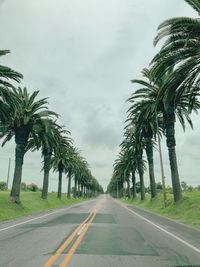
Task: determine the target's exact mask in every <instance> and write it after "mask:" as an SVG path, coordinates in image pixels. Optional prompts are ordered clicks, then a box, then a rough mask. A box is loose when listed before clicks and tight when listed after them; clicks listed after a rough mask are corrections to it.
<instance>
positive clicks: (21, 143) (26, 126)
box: [1, 88, 57, 204]
mask: <svg viewBox="0 0 200 267" xmlns="http://www.w3.org/2000/svg"><path fill="white" fill-rule="evenodd" d="M38 93H39V91H35V92H33V94H31V95H30V94H29V93H28V91H27V89H26V88H23V89H21V88H19V89H18V90H16V89H14V88H13V89H12V92H10V97H11V98H12V99H14V100H13V101H10V103H9V105H12V104H13V103H17V108H16V106H14V107H13V108H11V110H13V114H12V116H10V117H9V119H8V120H7V125H6V127H5V129H4V132H3V133H2V135H1V136H2V137H3V136H4V137H5V139H4V142H3V143H2V145H4V144H5V143H6V142H7V141H9V140H10V139H11V138H12V137H13V136H15V143H16V149H15V170H14V178H13V184H12V189H11V193H10V199H11V201H12V202H14V203H17V204H20V185H21V178H22V166H23V160H24V155H25V153H26V151H27V150H26V148H27V144H28V140H29V136H30V133H31V132H32V131H34V127H36V125H37V124H38V123H40V122H41V119H42V118H47V117H48V116H52V115H53V116H55V115H57V114H56V113H55V112H53V111H50V110H47V107H46V104H47V99H46V98H43V99H40V100H37V101H36V100H35V98H36V96H37V95H38Z"/></svg>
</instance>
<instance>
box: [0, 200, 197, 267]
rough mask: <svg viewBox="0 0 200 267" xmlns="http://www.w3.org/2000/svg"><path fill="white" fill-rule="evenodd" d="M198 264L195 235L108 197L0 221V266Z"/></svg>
mask: <svg viewBox="0 0 200 267" xmlns="http://www.w3.org/2000/svg"><path fill="white" fill-rule="evenodd" d="M198 264H199V266H200V231H198V230H194V229H192V228H190V227H187V226H184V225H182V224H178V223H175V222H173V221H171V220H168V219H165V218H163V217H160V216H156V215H154V214H152V213H149V212H145V211H143V210H141V209H137V208H134V207H132V206H129V205H126V204H123V203H121V202H119V201H115V200H113V199H111V198H110V197H109V196H100V197H98V198H97V199H95V200H91V201H86V202H83V203H79V204H75V205H72V206H70V207H66V208H61V209H56V210H53V211H49V212H45V213H40V214H36V215H32V216H27V217H23V218H20V219H16V220H12V221H8V222H4V223H0V266H1V267H38V266H41V267H48V266H61V267H64V266H67V267H79V266H80V267H100V266H101V267H102V266H103V267H109V266H110V267H118V266H123V267H132V266H136V267H143V266H144V267H151V266H152V267H157V266H158V267H162V266H168V267H169V266H170V267H171V266H198Z"/></svg>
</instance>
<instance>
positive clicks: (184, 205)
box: [121, 192, 200, 229]
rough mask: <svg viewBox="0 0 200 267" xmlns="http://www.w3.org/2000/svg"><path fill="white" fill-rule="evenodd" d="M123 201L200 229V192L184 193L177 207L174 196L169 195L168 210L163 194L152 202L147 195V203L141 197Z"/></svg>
mask: <svg viewBox="0 0 200 267" xmlns="http://www.w3.org/2000/svg"><path fill="white" fill-rule="evenodd" d="M121 201H123V202H125V203H128V204H131V205H133V206H136V207H139V208H142V209H145V210H148V211H151V212H153V213H156V214H159V215H162V216H164V217H167V218H170V219H173V220H175V221H178V222H181V223H184V224H187V225H190V226H192V227H194V228H198V229H200V192H187V193H183V200H182V201H180V202H179V203H178V204H176V205H175V204H174V203H173V195H172V194H168V195H167V207H166V208H164V204H163V195H162V194H159V195H158V196H157V197H156V198H155V199H154V200H152V201H151V199H150V195H148V196H147V195H146V200H145V201H141V200H140V197H139V195H138V197H137V198H136V199H134V200H127V199H126V200H125V199H121Z"/></svg>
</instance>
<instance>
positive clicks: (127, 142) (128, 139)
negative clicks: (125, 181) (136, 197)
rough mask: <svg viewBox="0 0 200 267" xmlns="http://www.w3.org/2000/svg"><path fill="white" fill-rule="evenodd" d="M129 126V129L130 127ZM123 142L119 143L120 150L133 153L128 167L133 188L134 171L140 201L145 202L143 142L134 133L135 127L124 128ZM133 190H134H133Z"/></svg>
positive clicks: (136, 133)
mask: <svg viewBox="0 0 200 267" xmlns="http://www.w3.org/2000/svg"><path fill="white" fill-rule="evenodd" d="M130 126H131V127H130ZM124 136H125V138H124V140H123V142H122V143H121V147H122V150H129V151H130V150H131V151H133V153H134V156H133V155H132V159H134V161H133V162H132V164H131V166H130V170H131V171H132V175H133V176H132V179H133V182H134V187H135V171H134V172H133V170H134V169H136V170H137V172H138V174H139V178H140V193H141V200H145V186H144V177H143V176H144V170H145V161H144V159H143V149H144V142H143V140H142V139H141V136H140V135H139V134H138V132H136V131H135V125H128V127H126V131H125V133H124ZM134 166H135V167H134ZM133 190H135V188H133Z"/></svg>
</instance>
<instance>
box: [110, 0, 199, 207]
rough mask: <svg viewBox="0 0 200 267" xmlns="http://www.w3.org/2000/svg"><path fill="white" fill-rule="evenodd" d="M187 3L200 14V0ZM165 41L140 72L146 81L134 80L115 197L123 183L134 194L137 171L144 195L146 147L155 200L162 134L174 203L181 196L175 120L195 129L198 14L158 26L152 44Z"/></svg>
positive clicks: (113, 185)
mask: <svg viewBox="0 0 200 267" xmlns="http://www.w3.org/2000/svg"><path fill="white" fill-rule="evenodd" d="M185 2H186V3H187V4H189V5H190V6H191V8H193V9H194V10H195V11H197V13H198V14H197V15H199V14H200V1H199V0H185ZM163 39H164V43H163V45H162V47H161V49H160V51H159V52H158V53H157V54H156V55H155V56H154V58H153V59H152V60H151V62H150V64H149V67H148V68H144V69H143V70H142V75H143V79H133V80H132V83H134V84H137V85H138V89H137V90H136V91H135V92H134V93H133V94H132V95H131V97H130V98H128V100H127V101H128V102H129V103H130V108H129V109H128V111H127V114H128V116H127V120H126V125H125V128H124V139H123V141H122V143H121V144H120V148H121V151H120V153H119V155H118V158H117V159H116V161H115V163H114V171H113V175H112V178H111V180H110V182H109V185H108V188H107V191H108V192H109V193H110V194H112V195H113V196H119V197H121V196H123V192H124V185H125V184H127V195H128V197H129V198H130V197H131V195H132V197H133V198H135V197H136V173H138V175H139V181H140V194H141V200H144V199H145V187H144V179H143V175H144V171H145V170H146V162H145V160H144V155H143V154H144V153H143V152H144V151H145V152H146V157H147V163H148V170H149V181H150V191H151V198H152V199H153V198H155V197H156V195H157V191H156V181H155V174H154V159H153V153H154V147H156V146H157V145H159V141H160V138H161V137H162V136H164V137H165V138H166V145H167V148H168V157H169V164H170V170H171V180H172V189H173V196H174V202H175V203H177V202H179V201H180V200H181V199H182V190H181V183H180V178H179V171H178V164H177V156H176V136H175V123H176V119H178V120H179V121H180V123H181V125H182V127H183V130H185V123H186V122H188V123H189V125H190V126H191V127H192V128H193V123H192V120H191V114H192V112H195V113H198V110H199V108H200V102H199V93H200V88H199V84H200V75H199V74H200V20H199V18H188V17H176V18H172V19H168V20H165V21H164V22H162V23H161V24H160V25H159V27H158V33H157V35H156V37H155V38H154V46H156V45H157V43H158V42H160V41H161V40H163ZM161 166H162V165H161ZM130 180H131V181H130ZM130 183H132V186H131V185H130ZM163 185H164V183H163ZM130 188H132V190H130Z"/></svg>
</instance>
